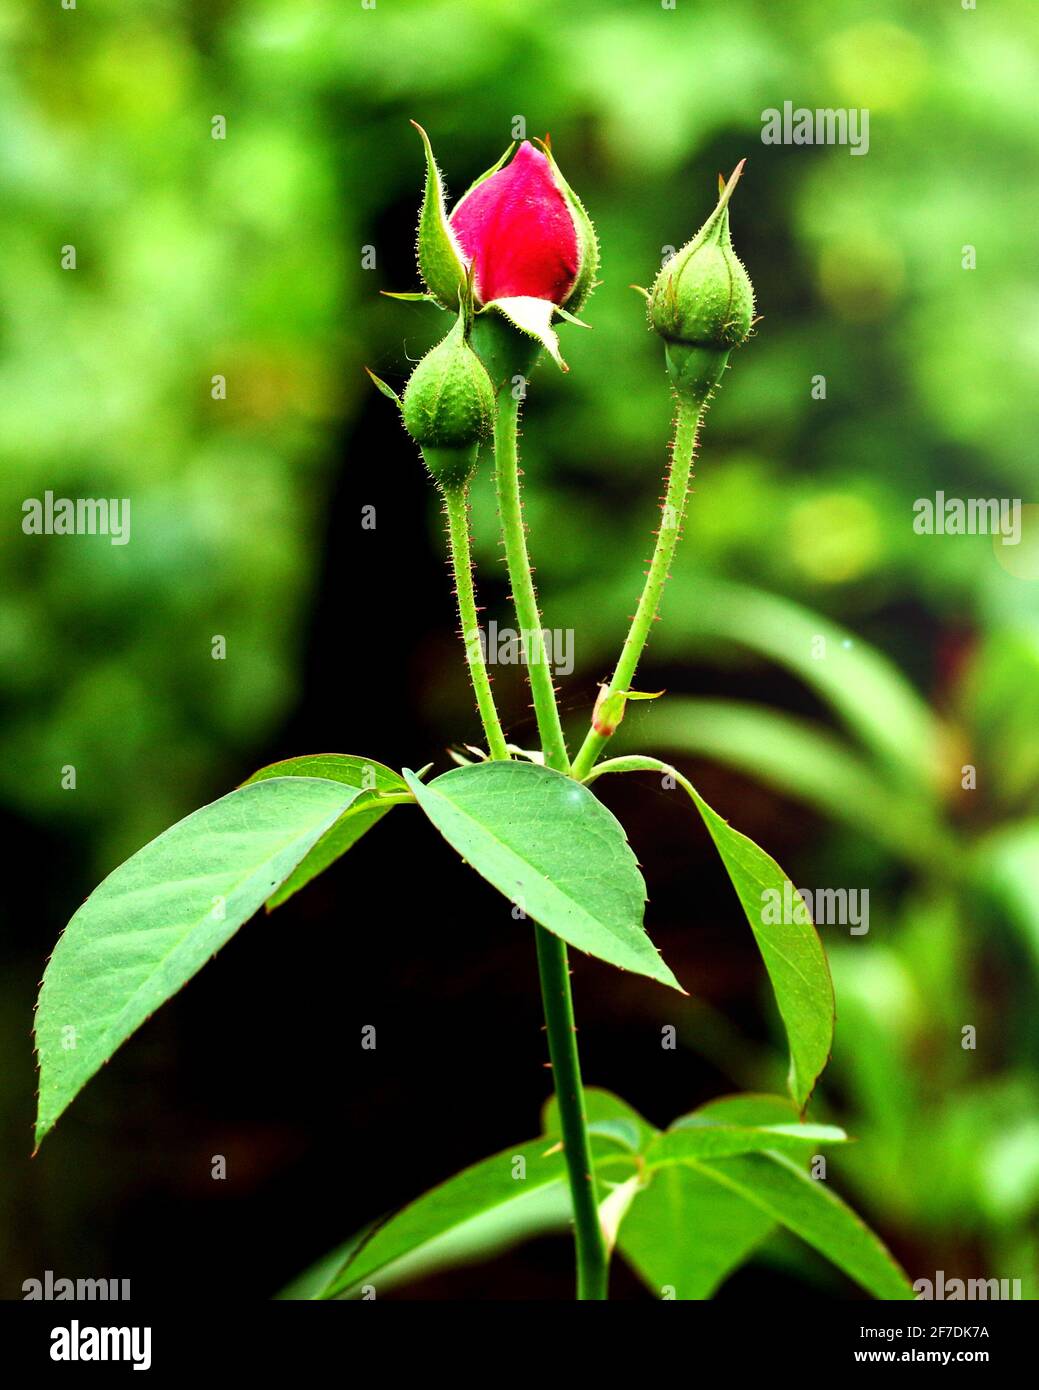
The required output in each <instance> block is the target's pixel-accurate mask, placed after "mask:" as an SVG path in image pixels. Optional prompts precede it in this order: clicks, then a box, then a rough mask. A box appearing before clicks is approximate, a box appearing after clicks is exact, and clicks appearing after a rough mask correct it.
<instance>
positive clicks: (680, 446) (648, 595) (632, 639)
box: [571, 400, 702, 782]
mask: <svg viewBox="0 0 1039 1390" xmlns="http://www.w3.org/2000/svg"><path fill="white" fill-rule="evenodd" d="M701 409H702V407H698V406H695V405H692V404H689V403H687V402H685V401H682V400H679V402H678V417H677V420H676V421H675V437H674V442H673V443H672V445H671V461H670V465H669V468H668V477H667V492H666V494H665V497H664V506H663V508H662V510H661V519H660V530H659V531H658V532H657V543H656V546H655V547H654V550H653V559H652V560H651V561H650V565H649V570H648V572H647V574H646V582H645V584H644V585H643V588H642V597H641V598H640V599H639V606H638V608H637V609H636V610H635V616H634V617H633V618H632V620H631V627H630V628H629V629H628V635H627V637H626V638H625V639H624V646H623V647H622V648H621V654H620V656H619V658H618V660H617V666H616V669H615V670H614V673H613V677H612V679H611V680H610V684H609V687H608V694H609V695H616V694H621V693H624V692H626V691H628V690H630V689H631V683H632V681H633V680H634V679H635V671H636V670H637V668H638V664H639V660H640V658H641V656H642V652H643V649H644V647H645V645H646V642H647V640H648V638H649V633H650V629H651V628H652V626H653V623H654V620H655V619H656V616H657V609H658V608H659V607H660V596H661V594H662V593H663V590H664V584H665V583H666V582H667V577H668V574H669V573H670V570H671V561H672V560H673V559H674V554H675V546H676V545H677V543H678V537H679V535H680V534H681V530H682V519H683V517H684V516H685V507H686V499H687V498H688V495H689V481H690V478H691V476H692V471H693V455H694V453H695V450H696V431H697V427H698V425H699V423H700V411H701ZM612 735H613V731H612V730H611V731H610V733H599V732H598V730H596V729H595V728H594V726H593V727H592V728H591V729H589V730H588V733H587V735H586V737H585V740H584V743H583V744H582V745H581V749H580V752H579V753H578V755H577V757H576V758H575V759H574V764H573V768H572V769H571V771H572V775H573V776H574V777H576V778H577V780H578V781H579V782H580V781H583V780H584V779H585V778H586V777H587V776H588V774H589V772H591V770H592V768H593V767H594V766H595V763H596V761H597V760H598V758H599V755H600V754H601V753H602V751H603V749H604V748H605V747H606V745H607V743H609V741H610V739H611V737H612Z"/></svg>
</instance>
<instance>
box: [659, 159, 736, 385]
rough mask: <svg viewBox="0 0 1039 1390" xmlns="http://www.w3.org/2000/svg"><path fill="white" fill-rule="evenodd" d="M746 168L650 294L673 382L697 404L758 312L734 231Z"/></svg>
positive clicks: (723, 191)
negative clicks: (735, 198)
mask: <svg viewBox="0 0 1039 1390" xmlns="http://www.w3.org/2000/svg"><path fill="white" fill-rule="evenodd" d="M742 172H743V161H741V162H740V164H739V165H738V166H737V168H736V171H735V173H734V174H733V176H732V178H731V179H730V180H729V182H728V183H727V184H724V186H722V188H721V196H720V197H719V199H718V206H717V207H716V208H715V209H714V211H713V212H712V213H711V215H710V217H709V218H708V219H707V221H706V222H705V223H704V225H703V226H702V227H701V228H700V230H699V231H698V232H697V234H696V236H694V237H693V239H692V241H690V242H688V243H687V244H686V245H685V246H683V247H682V249H681V250H680V251H676V252H675V254H674V255H673V256H671V257H670V259H669V260H667V261H666V262H665V263H664V266H663V268H662V269H661V271H660V274H659V275H658V276H657V279H656V283H655V284H654V286H653V289H652V291H651V292H650V294H649V322H650V327H651V328H653V330H654V331H655V332H657V333H659V334H660V336H661V337H662V338H663V339H664V352H665V357H666V360H667V368H668V372H669V373H670V376H671V382H672V384H673V386H674V388H675V390H676V391H677V392H678V394H679V395H680V396H682V397H683V398H685V399H687V400H689V401H691V402H692V403H693V404H694V405H696V406H700V405H702V404H703V403H704V401H706V400H707V398H708V396H710V394H711V392H712V390H713V389H714V387H715V386H716V385H717V383H718V381H719V379H720V378H721V374H722V372H723V371H724V370H725V366H726V363H727V362H728V359H729V353H730V352H731V351H732V349H733V348H734V347H738V346H739V344H740V343H742V342H743V341H744V340H745V339H746V337H747V335H748V334H749V332H750V326H751V323H752V321H753V318H754V287H753V285H752V284H751V282H750V277H749V276H748V274H747V272H746V270H745V269H744V268H743V265H742V264H741V262H740V260H739V258H738V257H737V255H736V253H735V251H734V250H733V249H732V238H731V236H730V234H729V199H730V198H731V196H732V191H733V189H734V188H735V187H736V184H737V182H738V181H739V177H740V174H741V173H742ZM719 182H720V181H719Z"/></svg>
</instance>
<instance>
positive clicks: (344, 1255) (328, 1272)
mask: <svg viewBox="0 0 1039 1390" xmlns="http://www.w3.org/2000/svg"><path fill="white" fill-rule="evenodd" d="M377 1225H378V1222H375V1221H369V1222H368V1224H367V1226H362V1227H361V1229H360V1230H359V1231H356V1232H355V1233H354V1234H353V1235H352V1236H351V1237H350V1239H349V1240H345V1241H343V1243H342V1245H337V1246H336V1248H335V1249H334V1250H329V1251H328V1252H327V1254H325V1255H322V1257H321V1259H320V1260H318V1261H317V1262H316V1263H315V1264H312V1265H311V1266H310V1268H309V1269H305V1270H304V1271H303V1273H302V1274H297V1275H296V1277H295V1278H294V1279H293V1280H291V1281H290V1282H289V1283H288V1284H286V1285H285V1287H284V1288H283V1289H281V1290H279V1292H278V1293H276V1294H275V1295H274V1297H275V1298H276V1299H278V1300H286V1301H292V1300H296V1301H299V1300H302V1299H321V1298H327V1297H328V1295H329V1291H330V1290H331V1289H332V1287H333V1286H334V1285H335V1282H336V1280H337V1279H338V1277H339V1275H340V1274H341V1273H342V1271H343V1270H344V1269H345V1268H346V1266H347V1265H348V1264H349V1263H350V1261H351V1260H352V1259H353V1258H354V1256H355V1255H356V1254H357V1252H358V1251H359V1250H360V1249H361V1247H362V1245H364V1243H365V1241H366V1240H367V1239H368V1237H369V1236H370V1235H371V1233H372V1232H373V1231H374V1230H375V1229H376V1227H377Z"/></svg>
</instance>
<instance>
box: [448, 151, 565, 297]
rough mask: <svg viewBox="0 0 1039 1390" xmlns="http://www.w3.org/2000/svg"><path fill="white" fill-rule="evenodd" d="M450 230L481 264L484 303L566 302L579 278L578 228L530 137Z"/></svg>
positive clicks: (466, 202) (465, 204)
mask: <svg viewBox="0 0 1039 1390" xmlns="http://www.w3.org/2000/svg"><path fill="white" fill-rule="evenodd" d="M450 222H451V227H452V230H453V231H454V233H455V236H456V237H457V238H458V244H459V245H460V246H461V248H462V252H463V254H464V255H465V256H466V258H467V259H468V260H472V261H475V262H476V276H475V280H476V293H477V295H478V296H479V299H480V301H481V302H482V303H484V304H487V303H489V302H490V300H492V299H507V298H510V297H511V296H513V295H530V296H531V297H532V298H534V299H549V300H551V301H552V302H553V303H554V304H562V303H563V302H564V301H565V300H566V298H567V296H568V295H569V294H570V291H571V290H572V289H573V287H574V282H575V280H576V279H577V272H578V261H579V251H578V244H577V230H576V228H575V227H574V219H573V217H572V216H571V213H570V209H569V207H568V206H567V202H566V199H565V198H564V197H563V194H562V192H561V190H560V188H559V186H558V185H557V183H556V181H555V179H554V177H553V175H552V165H551V164H550V163H549V161H548V160H547V159H546V157H545V156H544V155H543V154H542V153H541V151H540V150H536V149H535V148H534V146H533V145H531V144H530V143H529V141H526V140H524V142H523V144H522V145H520V147H519V149H518V150H517V151H516V155H515V157H514V158H513V159H512V161H511V162H510V163H509V164H507V165H506V166H505V168H504V169H499V170H498V172H497V173H496V174H492V175H491V177H490V178H489V179H485V180H484V182H483V183H481V184H479V185H478V186H477V187H476V188H475V189H473V191H472V192H471V193H469V194H467V195H466V197H465V198H463V200H462V201H461V202H460V203H459V205H458V207H457V208H456V209H455V211H454V212H453V213H452V215H451V218H450Z"/></svg>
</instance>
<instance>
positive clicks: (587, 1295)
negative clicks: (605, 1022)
mask: <svg viewBox="0 0 1039 1390" xmlns="http://www.w3.org/2000/svg"><path fill="white" fill-rule="evenodd" d="M534 937H535V940H536V942H537V951H538V975H539V977H540V979H541V999H542V1002H543V1005H544V1010H545V1031H546V1032H547V1034H548V1055H549V1057H550V1058H551V1061H552V1083H553V1085H554V1087H555V1092H556V1102H557V1104H558V1106H559V1124H560V1130H561V1132H562V1136H563V1154H564V1157H565V1158H566V1167H567V1173H568V1175H569V1179H570V1200H571V1203H572V1204H573V1209H574V1243H575V1246H576V1251H577V1297H578V1298H579V1299H581V1300H589V1299H604V1298H606V1293H607V1283H608V1277H609V1257H608V1256H607V1253H606V1238H605V1236H604V1235H603V1229H602V1225H601V1223H600V1221H599V1196H598V1192H597V1190H596V1182H595V1171H594V1169H593V1168H592V1146H591V1143H590V1141H589V1138H588V1120H587V1116H586V1114H585V1107H584V1088H583V1086H582V1085H581V1060H580V1057H579V1056H578V1051H577V1028H576V1026H575V1024H574V1002H573V997H572V995H571V992H570V967H569V964H568V962H567V955H566V944H565V943H564V942H563V941H561V940H560V939H559V937H558V936H554V935H553V934H552V932H549V931H546V930H545V928H544V927H541V926H538V925H537V923H535V924H534Z"/></svg>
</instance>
